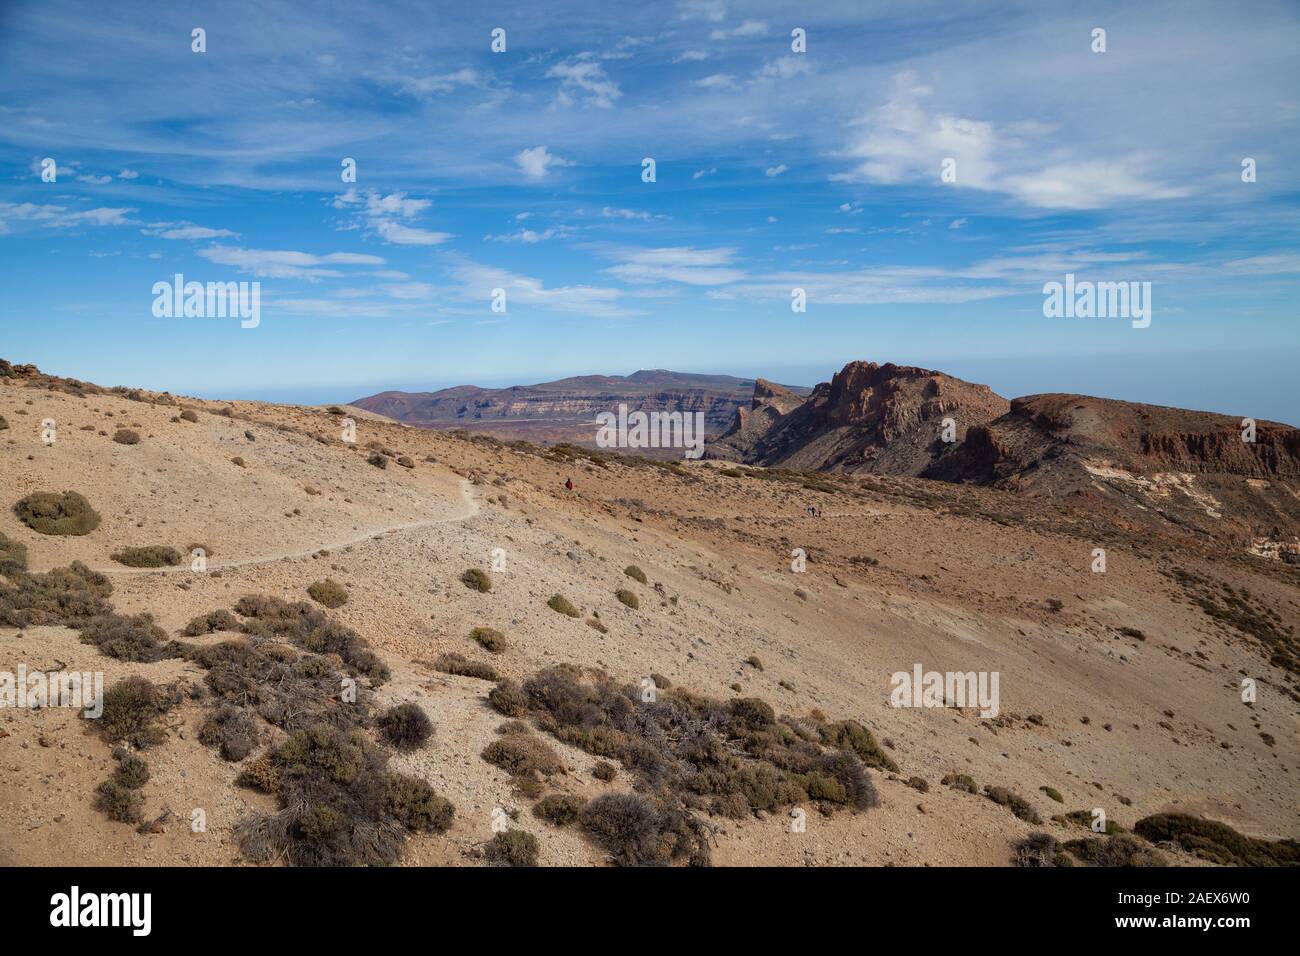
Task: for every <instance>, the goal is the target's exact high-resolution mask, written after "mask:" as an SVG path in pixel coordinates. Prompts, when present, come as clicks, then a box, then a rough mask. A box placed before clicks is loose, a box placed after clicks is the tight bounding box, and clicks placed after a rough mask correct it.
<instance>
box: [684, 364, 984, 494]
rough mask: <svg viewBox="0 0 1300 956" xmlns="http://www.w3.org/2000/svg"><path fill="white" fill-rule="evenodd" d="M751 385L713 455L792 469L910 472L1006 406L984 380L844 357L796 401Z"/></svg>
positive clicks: (713, 447) (942, 451)
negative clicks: (747, 406)
mask: <svg viewBox="0 0 1300 956" xmlns="http://www.w3.org/2000/svg"><path fill="white" fill-rule="evenodd" d="M795 397H796V396H772V395H770V394H769V393H768V392H766V391H765V392H762V393H760V392H759V391H758V390H757V389H756V390H755V396H754V399H753V402H752V404H751V410H750V412H749V414H748V415H744V414H742V415H741V416H739V417H738V419H737V421H736V422H735V423H734V424H733V427H732V428H731V429H729V430H728V431H727V432H726V433H725V434H723V435H721V436H720V437H719V438H718V439H717V441H716V442H715V443H714V445H713V446H711V448H710V451H709V453H710V454H712V455H713V456H714V457H719V458H730V459H734V460H739V461H744V462H748V463H750V464H761V465H769V466H780V467H786V468H795V469H800V470H807V471H815V470H835V471H875V472H883V473H888V474H918V473H919V472H920V471H921V470H923V469H924V468H926V467H928V466H929V465H930V464H931V462H932V461H933V460H934V459H935V458H936V457H938V456H940V455H942V454H943V453H944V451H946V450H947V449H948V448H949V447H950V445H949V444H948V443H945V442H944V441H943V431H944V426H943V423H944V419H949V418H950V419H952V423H953V430H952V434H953V437H954V438H955V439H956V440H960V439H961V437H962V436H963V435H965V434H966V432H967V430H968V429H969V428H971V427H972V426H974V425H977V424H980V423H982V422H985V421H988V420H990V419H992V418H994V417H996V416H998V415H1000V414H1003V413H1004V412H1005V411H1006V410H1007V408H1008V403H1007V401H1006V399H1004V398H1002V397H1001V396H999V395H996V394H994V393H993V392H992V391H991V390H990V389H989V388H988V387H987V386H985V385H976V384H973V383H971V382H965V381H962V380H961V379H958V378H953V377H952V376H950V375H945V374H943V373H942V372H935V371H931V370H929V369H922V368H914V367H911V366H900V365H893V364H890V363H887V364H885V365H877V364H876V363H874V362H850V363H849V364H848V365H846V366H844V368H843V369H841V370H840V371H839V372H837V373H836V374H835V375H834V376H833V377H832V379H831V381H829V382H823V383H822V384H821V385H818V386H817V387H816V388H815V389H814V390H813V393H812V395H811V396H810V397H809V398H808V399H807V400H806V401H803V402H800V403H798V404H795V403H793V402H792V401H790V399H791V398H795Z"/></svg>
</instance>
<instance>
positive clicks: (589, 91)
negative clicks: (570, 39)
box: [546, 53, 623, 109]
mask: <svg viewBox="0 0 1300 956" xmlns="http://www.w3.org/2000/svg"><path fill="white" fill-rule="evenodd" d="M546 75H547V77H549V78H551V79H558V80H559V81H560V93H559V95H558V96H557V97H556V102H557V103H558V104H559V105H560V106H571V105H573V101H574V97H575V96H577V97H581V98H582V99H583V100H584V101H585V102H586V104H587V105H588V106H596V107H599V108H601V109H609V108H610V107H612V106H613V105H614V101H615V100H617V99H618V98H619V97H620V96H622V95H623V93H622V91H621V90H620V89H619V87H618V84H617V83H615V82H614V81H613V80H611V79H610V78H609V74H608V73H606V72H605V68H604V67H603V66H601V65H600V64H599V63H598V62H596V61H595V60H594V59H592V56H591V54H590V53H579V54H578V55H577V56H574V57H570V58H569V59H567V60H565V61H564V62H563V63H557V64H555V65H554V66H553V67H551V68H550V69H549V70H547V71H546Z"/></svg>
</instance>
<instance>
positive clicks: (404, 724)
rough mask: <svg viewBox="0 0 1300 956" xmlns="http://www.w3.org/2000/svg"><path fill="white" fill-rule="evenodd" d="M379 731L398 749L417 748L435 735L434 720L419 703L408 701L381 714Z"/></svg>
mask: <svg viewBox="0 0 1300 956" xmlns="http://www.w3.org/2000/svg"><path fill="white" fill-rule="evenodd" d="M378 726H379V731H380V733H382V734H383V735H384V739H385V740H386V741H388V743H389V744H391V745H392V746H393V747H395V748H397V749H398V750H417V749H419V748H420V747H422V746H424V744H425V743H426V742H427V741H428V739H429V738H430V737H432V736H433V721H431V720H430V719H429V715H428V714H426V713H425V712H424V710H423V709H422V708H421V707H420V705H419V704H415V703H412V702H410V701H407V702H406V703H404V704H398V705H396V706H395V707H390V708H388V710H386V711H384V713H383V714H382V715H380V717H379V720H378Z"/></svg>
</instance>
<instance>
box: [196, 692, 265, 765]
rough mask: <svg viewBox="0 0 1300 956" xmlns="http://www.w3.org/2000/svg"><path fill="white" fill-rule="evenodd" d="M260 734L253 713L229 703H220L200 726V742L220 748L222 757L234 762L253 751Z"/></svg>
mask: <svg viewBox="0 0 1300 956" xmlns="http://www.w3.org/2000/svg"><path fill="white" fill-rule="evenodd" d="M260 736H261V735H260V733H259V731H258V728H257V721H256V720H254V719H253V715H252V714H251V713H250V712H249V711H248V710H247V709H246V708H243V707H236V706H234V705H233V704H228V703H223V704H220V705H219V706H218V707H217V709H216V710H214V711H213V712H212V713H211V715H209V717H208V719H207V720H206V721H205V722H204V724H203V726H202V727H200V728H199V743H201V744H204V745H206V746H208V747H218V748H220V751H221V757H222V759H223V760H229V761H231V762H232V763H238V762H239V761H240V760H243V759H244V758H245V757H247V756H248V755H249V754H250V753H252V752H253V748H254V747H256V746H257V743H258V739H259V737H260Z"/></svg>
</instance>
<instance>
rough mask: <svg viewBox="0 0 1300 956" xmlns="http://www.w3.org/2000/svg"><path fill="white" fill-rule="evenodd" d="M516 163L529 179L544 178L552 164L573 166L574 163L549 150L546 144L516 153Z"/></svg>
mask: <svg viewBox="0 0 1300 956" xmlns="http://www.w3.org/2000/svg"><path fill="white" fill-rule="evenodd" d="M515 163H516V164H517V165H518V166H519V168H520V169H522V170H523V172H524V175H525V176H527V177H528V178H529V179H544V178H545V177H546V174H547V173H549V172H550V171H551V167H552V166H557V167H558V166H572V165H573V163H571V162H569V161H568V160H567V159H562V158H561V157H559V156H556V155H554V154H552V153H551V152H549V151H548V150H547V149H546V147H545V146H533V147H530V148H528V149H522V150H520V151H519V152H518V153H516V154H515Z"/></svg>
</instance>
